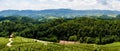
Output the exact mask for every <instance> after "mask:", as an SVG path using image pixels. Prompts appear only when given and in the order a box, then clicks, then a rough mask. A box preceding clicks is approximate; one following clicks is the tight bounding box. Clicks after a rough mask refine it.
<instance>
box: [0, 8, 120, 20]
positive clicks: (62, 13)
mask: <svg viewBox="0 0 120 51" xmlns="http://www.w3.org/2000/svg"><path fill="white" fill-rule="evenodd" d="M110 14H115V15H116V14H120V11H111V10H71V9H48V10H4V11H0V16H13V15H14V16H17V15H19V16H29V17H34V18H42V17H48V16H54V17H71V16H72V17H73V16H84V15H110Z"/></svg>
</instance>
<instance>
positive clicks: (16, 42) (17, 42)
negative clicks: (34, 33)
mask: <svg viewBox="0 0 120 51" xmlns="http://www.w3.org/2000/svg"><path fill="white" fill-rule="evenodd" d="M7 43H8V38H3V37H2V38H0V51H120V42H115V43H112V44H106V45H95V44H67V45H61V44H58V43H48V44H47V45H44V43H41V42H35V41H34V40H33V39H29V38H23V37H15V38H13V43H12V47H7V46H6V44H7Z"/></svg>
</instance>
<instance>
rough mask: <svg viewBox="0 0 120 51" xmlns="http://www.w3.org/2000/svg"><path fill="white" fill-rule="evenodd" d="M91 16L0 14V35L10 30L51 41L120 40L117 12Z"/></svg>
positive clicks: (24, 35)
mask: <svg viewBox="0 0 120 51" xmlns="http://www.w3.org/2000/svg"><path fill="white" fill-rule="evenodd" d="M103 16H104V15H103ZM103 16H102V17H103ZM94 17H95V16H93V17H77V18H73V19H64V18H58V19H51V20H46V21H42V22H41V21H38V20H37V19H33V18H30V17H25V16H7V17H0V37H9V35H10V34H12V33H13V34H15V36H21V37H26V38H33V39H38V40H44V41H50V42H59V41H60V40H67V41H79V42H80V43H90V44H108V43H113V42H119V41H120V19H119V18H120V15H118V16H116V18H110V19H106V18H105V19H103V18H101V17H98V18H94ZM104 17H105V16H104Z"/></svg>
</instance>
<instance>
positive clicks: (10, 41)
mask: <svg viewBox="0 0 120 51" xmlns="http://www.w3.org/2000/svg"><path fill="white" fill-rule="evenodd" d="M12 42H13V41H12V38H9V42H8V43H7V46H8V47H11V46H12V45H11V43H12Z"/></svg>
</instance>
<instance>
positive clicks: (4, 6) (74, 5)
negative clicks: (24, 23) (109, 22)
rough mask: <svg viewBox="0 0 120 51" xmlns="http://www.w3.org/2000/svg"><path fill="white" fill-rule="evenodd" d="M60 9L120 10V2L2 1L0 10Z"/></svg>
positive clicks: (117, 0) (65, 0) (101, 0)
mask: <svg viewBox="0 0 120 51" xmlns="http://www.w3.org/2000/svg"><path fill="white" fill-rule="evenodd" d="M59 8H70V9H77V10H88V9H100V10H120V0H0V10H8V9H13V10H14V9H15V10H26V9H30V10H42V9H59Z"/></svg>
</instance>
